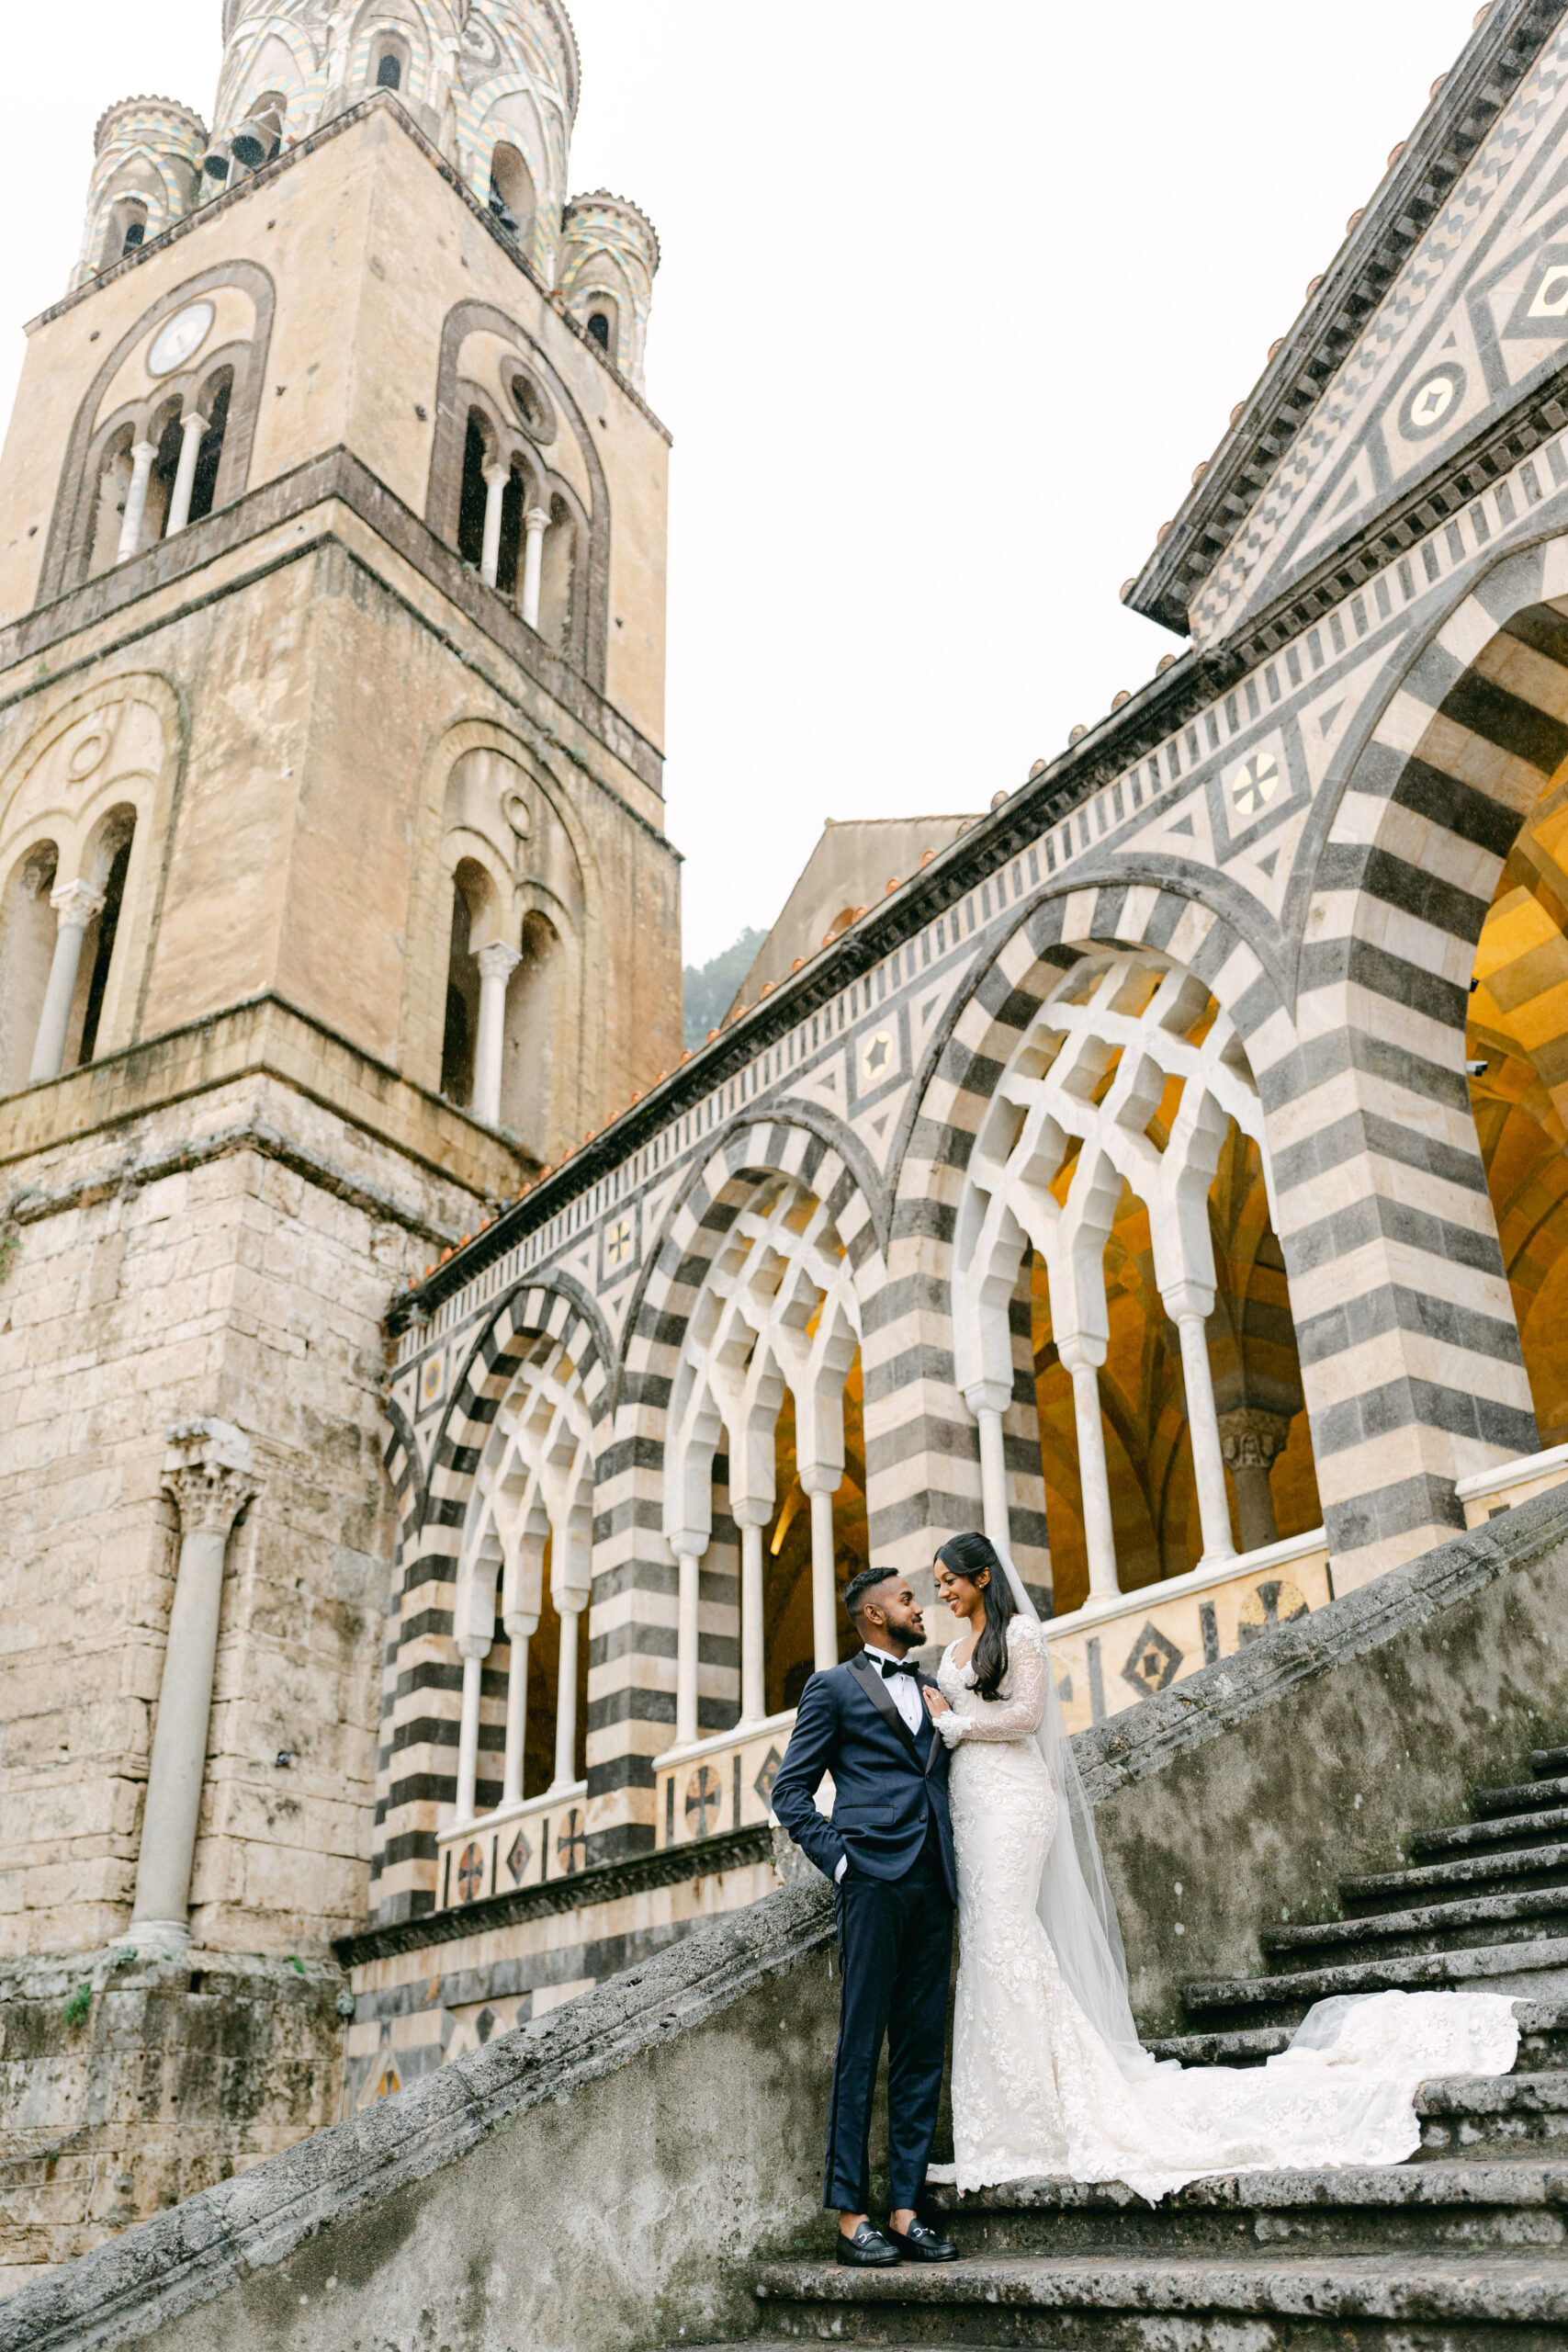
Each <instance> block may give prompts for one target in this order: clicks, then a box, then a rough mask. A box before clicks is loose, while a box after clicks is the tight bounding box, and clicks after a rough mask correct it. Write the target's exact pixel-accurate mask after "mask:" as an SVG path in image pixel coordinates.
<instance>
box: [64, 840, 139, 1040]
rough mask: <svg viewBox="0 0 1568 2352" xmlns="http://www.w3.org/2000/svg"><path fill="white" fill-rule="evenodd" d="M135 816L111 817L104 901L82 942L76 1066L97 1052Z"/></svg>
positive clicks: (128, 864)
mask: <svg viewBox="0 0 1568 2352" xmlns="http://www.w3.org/2000/svg"><path fill="white" fill-rule="evenodd" d="M135 831H136V819H135V815H134V812H133V811H131V810H130V809H127V810H126V811H124V813H123V814H122V815H121V816H119V817H118V820H112V819H111V820H110V829H109V830H108V831H107V840H106V843H105V846H106V848H107V850H108V852H109V857H108V870H107V874H106V875H105V877H104V882H103V892H104V903H103V906H102V907H101V908H100V910H99V911H98V914H97V916H96V921H95V924H94V927H93V930H92V931H90V932H89V933H88V935H87V939H86V942H85V948H86V953H85V955H84V956H83V965H84V967H85V978H84V983H83V986H84V997H83V1003H82V1035H81V1043H80V1045H79V1046H78V1049H77V1054H76V1061H77V1066H78V1068H83V1067H85V1065H86V1064H87V1063H88V1062H90V1061H91V1060H92V1059H93V1057H94V1055H95V1054H96V1051H97V1044H98V1027H99V1023H101V1021H102V1019H103V1012H104V997H105V995H106V993H107V989H108V984H109V973H110V971H111V970H112V968H113V966H114V951H115V941H116V938H117V937H118V932H119V919H120V911H121V909H122V908H123V906H124V904H125V885H126V878H127V876H129V874H130V853H131V849H132V846H133V844H134V840H135Z"/></svg>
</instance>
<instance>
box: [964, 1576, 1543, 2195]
mask: <svg viewBox="0 0 1568 2352" xmlns="http://www.w3.org/2000/svg"><path fill="white" fill-rule="evenodd" d="M998 1566H1000V1567H1001V1568H1002V1569H1003V1571H1004V1572H1005V1573H1007V1574H1008V1577H1009V1581H1010V1585H1011V1588H1012V1590H1013V1595H1014V1598H1015V1600H1018V1601H1019V1603H1020V1606H1021V1609H1023V1610H1025V1611H1028V1614H1027V1615H1019V1616H1016V1617H1014V1618H1013V1619H1012V1620H1011V1622H1010V1624H1009V1625H1008V1627H1007V1655H1008V1668H1007V1672H1006V1674H1005V1676H1004V1677H1003V1679H1002V1681H1001V1684H1000V1686H999V1695H998V1698H997V1699H995V1700H986V1699H983V1698H981V1697H980V1696H979V1695H978V1693H977V1692H976V1689H975V1674H974V1667H973V1664H972V1663H971V1664H968V1665H965V1666H964V1667H963V1668H958V1667H955V1666H954V1664H953V1648H956V1647H958V1646H959V1645H957V1644H954V1645H953V1647H952V1648H949V1649H948V1650H947V1651H946V1652H944V1654H943V1657H942V1665H941V1668H940V1669H939V1671H938V1676H937V1681H938V1685H939V1688H940V1690H941V1691H942V1696H943V1697H944V1698H945V1699H946V1701H947V1702H948V1705H949V1707H950V1708H951V1710H952V1713H950V1714H948V1715H945V1716H942V1717H939V1719H938V1725H937V1727H938V1729H939V1731H941V1733H942V1736H943V1737H944V1738H945V1739H946V1740H947V1741H948V1743H949V1745H950V1747H952V1749H953V1757H952V1768H951V1776H950V1781H949V1794H950V1801H951V1804H952V1812H953V1839H954V1845H955V1848H956V1852H957V1862H958V1928H959V1964H958V1987H957V1998H956V2006H955V2010H954V2019H953V2150H954V2155H955V2158H956V2161H955V2163H954V2164H953V2165H942V2166H937V2165H933V2166H932V2167H931V2172H930V2174H929V2176H928V2177H930V2178H931V2180H933V2181H948V2182H955V2183H956V2185H957V2187H958V2188H959V2189H960V2190H967V2189H977V2188H995V2187H998V2186H999V2185H1000V2184H1002V2183H1004V2182H1007V2181H1015V2180H1021V2179H1025V2178H1029V2177H1039V2176H1042V2175H1050V2174H1057V2175H1060V2174H1064V2173H1065V2174H1066V2175H1068V2176H1070V2177H1072V2178H1073V2179H1075V2180H1080V2181H1111V2180H1120V2181H1123V2182H1125V2183H1126V2185H1127V2186H1128V2187H1129V2188H1133V2189H1135V2190H1136V2191H1137V2192H1138V2193H1139V2194H1141V2195H1142V2196H1145V2197H1146V2198H1148V2199H1155V2198H1158V2197H1162V2196H1166V2195H1168V2194H1169V2193H1170V2192H1171V2191H1173V2190H1175V2189H1177V2188H1181V2187H1182V2186H1183V2185H1184V2184H1185V2183H1186V2182H1188V2181H1190V2180H1193V2179H1196V2178H1198V2177H1201V2176H1202V2175H1203V2174H1206V2173H1221V2172H1224V2173H1230V2172H1240V2171H1253V2170H1258V2169H1259V2168H1268V2169H1275V2168H1286V2169H1292V2168H1294V2169H1299V2168H1307V2167H1317V2166H1323V2165H1392V2164H1398V2163H1400V2162H1402V2161H1403V2160H1404V2158H1405V2157H1406V2156H1408V2155H1410V2154H1413V2153H1414V2151H1415V2149H1416V2147H1417V2146H1418V2144H1419V2142H1420V2130H1419V2126H1418V2124H1417V2121H1416V2112H1415V2099H1416V2092H1417V2091H1418V2089H1419V2087H1420V2086H1421V2085H1422V2083H1424V2082H1426V2081H1428V2080H1429V2079H1431V2078H1432V2077H1434V2076H1438V2075H1504V2074H1506V2073H1507V2072H1508V2071H1509V2069H1510V2068H1511V2067H1512V2065H1513V2063H1514V2059H1515V2056H1516V2053H1517V2049H1518V2038H1519V2037H1518V2028H1517V2024H1516V2023H1515V2020H1514V2014H1513V2009H1514V2004H1513V2001H1512V1999H1511V1997H1508V1996H1504V1995H1500V1994H1488V1993H1474V1994H1471V1993H1378V1994H1371V1995H1368V1996H1349V1997H1341V1998H1338V1999H1335V2000H1329V2001H1324V2002H1320V2003H1319V2004H1318V2006H1317V2007H1315V2008H1314V2010H1313V2011H1312V2012H1311V2014H1310V2015H1309V2016H1308V2018H1306V2020H1305V2022H1304V2024H1303V2026H1302V2027H1301V2029H1300V2030H1299V2031H1298V2032H1297V2034H1296V2036H1295V2039H1294V2041H1292V2045H1291V2047H1290V2049H1289V2050H1287V2051H1285V2052H1282V2053H1281V2054H1280V2055H1279V2056H1277V2057H1274V2058H1271V2059H1270V2060H1269V2063H1268V2064H1267V2065H1266V2066H1263V2067H1249V2068H1230V2067H1222V2066H1204V2067H1193V2068H1191V2069H1183V2068H1182V2067H1181V2066H1179V2065H1178V2064H1176V2063H1175V2062H1174V2061H1168V2062H1166V2063H1164V2064H1161V2063H1160V2062H1158V2061H1156V2059H1155V2058H1154V2057H1153V2056H1152V2055H1151V2054H1150V2053H1149V2052H1147V2051H1145V2050H1144V2049H1143V2048H1142V2046H1141V2045H1140V2043H1139V2042H1138V2040H1137V2035H1136V2030H1135V2029H1134V2024H1133V2018H1132V2011H1131V2008H1130V2007H1129V2006H1128V2002H1127V1994H1126V1972H1125V1963H1124V1962H1123V1960H1122V1951H1121V1938H1120V1932H1119V1930H1118V1928H1117V1926H1116V1920H1115V1914H1114V1911H1113V1909H1111V1905H1110V1897H1109V1894H1108V1893H1107V1892H1106V1890H1105V1886H1104V1881H1103V1876H1102V1874H1101V1873H1100V1858H1099V1850H1098V1848H1097V1847H1096V1846H1095V1844H1094V1833H1093V1823H1092V1815H1091V1814H1090V1812H1089V1806H1088V1804H1087V1801H1086V1800H1085V1798H1084V1796H1083V1792H1082V1789H1081V1785H1080V1784H1079V1782H1078V1781H1077V1771H1076V1768H1075V1767H1074V1765H1073V1762H1072V1755H1071V1750H1070V1748H1069V1747H1068V1745H1067V1741H1066V1732H1065V1729H1064V1728H1063V1726H1062V1724H1061V1711H1060V1707H1059V1705H1058V1704H1057V1702H1056V1699H1055V1691H1054V1690H1053V1689H1052V1684H1051V1676H1050V1669H1049V1654H1048V1652H1047V1650H1046V1648H1045V1643H1044V1636H1043V1632H1042V1630H1041V1629H1040V1627H1039V1626H1038V1623H1036V1622H1033V1611H1032V1609H1030V1606H1029V1602H1028V1600H1027V1596H1026V1595H1025V1594H1024V1593H1023V1589H1022V1587H1021V1584H1019V1583H1018V1581H1017V1579H1016V1577H1015V1575H1014V1574H1013V1572H1012V1571H1011V1570H1010V1565H1009V1564H1008V1563H1007V1562H1006V1561H1005V1560H1001V1561H999V1562H998Z"/></svg>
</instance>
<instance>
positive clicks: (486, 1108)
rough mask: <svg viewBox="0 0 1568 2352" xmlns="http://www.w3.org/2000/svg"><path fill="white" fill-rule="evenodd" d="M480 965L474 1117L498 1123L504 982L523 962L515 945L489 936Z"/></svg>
mask: <svg viewBox="0 0 1568 2352" xmlns="http://www.w3.org/2000/svg"><path fill="white" fill-rule="evenodd" d="M474 961H475V963H476V964H477V965H478V966H479V1037H478V1040H477V1042H476V1044H475V1046H474V1116H475V1118H476V1119H482V1120H483V1121H484V1122H485V1125H487V1126H491V1127H494V1126H499V1125H500V1124H501V1061H502V1047H503V1046H504V1045H505V1042H506V983H507V981H508V980H509V979H510V978H512V975H513V972H514V971H515V970H516V968H517V967H518V965H519V964H521V962H522V961H523V958H522V956H519V954H518V953H517V950H516V948H515V947H508V945H507V944H506V942H505V941H504V940H503V939H492V940H491V943H490V944H489V946H488V947H480V948H477V949H476V950H475V953H474Z"/></svg>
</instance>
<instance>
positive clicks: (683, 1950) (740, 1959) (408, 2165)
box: [0, 1877, 834, 2352]
mask: <svg viewBox="0 0 1568 2352" xmlns="http://www.w3.org/2000/svg"><path fill="white" fill-rule="evenodd" d="M833 1937H834V1928H833V1911H832V1898H831V1896H830V1894H829V1892H828V1888H827V1885H826V1883H825V1882H821V1881H818V1880H817V1879H816V1878H815V1877H813V1878H812V1879H811V1880H808V1881H803V1882H802V1883H799V1884H796V1885H794V1886H788V1887H785V1888H784V1889H783V1890H782V1891H781V1892H780V1893H778V1894H773V1895H768V1896H765V1897H764V1898H763V1900H762V1901H761V1903H758V1904H754V1905H752V1906H751V1907H750V1909H749V1910H743V1911H733V1912H730V1913H728V1914H727V1915H726V1917H723V1918H721V1919H716V1920H714V1921H713V1922H712V1923H711V1924H710V1925H708V1926H705V1927H702V1928H697V1929H695V1930H694V1932H693V1933H692V1934H691V1935H689V1936H686V1937H683V1938H682V1940H681V1941H680V1942H679V1943H675V1944H671V1946H670V1947H669V1949H668V1950H667V1951H662V1952H660V1954H659V1955H658V1957H657V1958H656V1959H654V1960H651V1961H649V1962H646V1963H645V1964H644V1965H643V1966H641V1967H638V1968H634V1969H631V1970H628V1972H627V1973H626V1974H625V1975H624V1976H613V1977H610V1978H608V1979H607V1980H606V1981H605V1983H604V1984H603V1985H599V1986H598V1987H596V1989H595V1990H594V1991H593V1992H592V1993H586V1994H584V1995H583V1996H581V1998H580V1999H578V2000H576V2001H572V2002H570V2003H567V2004H565V2005H563V2006H562V2007H560V2008H558V2009H556V2010H552V2011H551V2012H550V2014H549V2015H548V2016H547V2017H544V2018H539V2019H538V2020H536V2022H535V2023H533V2024H530V2025H527V2026H525V2027H523V2028H521V2029H519V2030H517V2031H515V2032H513V2033H509V2034H504V2035H501V2036H498V2037H497V2038H496V2040H494V2041H490V2042H487V2043H486V2044H485V2046H484V2047H483V2048H482V2049H480V2050H475V2051H472V2052H469V2053H468V2055H466V2056H464V2057H462V2058H457V2059H454V2060H453V2061H452V2062H451V2063H450V2064H447V2065H445V2066H441V2067H438V2068H437V2069H436V2070H435V2072H434V2073H433V2074H431V2075H426V2076H425V2077H424V2079H423V2081H421V2082H417V2083H414V2084H412V2085H411V2086H410V2087H409V2088H408V2089H407V2090H405V2091H402V2092H400V2093H399V2095H398V2096H397V2097H396V2098H388V2099H378V2101H377V2102H376V2104H375V2105H374V2106H373V2107H370V2108H367V2109H365V2110H364V2112H363V2113H361V2114H359V2115H355V2116H352V2117H350V2118H349V2120H347V2121H346V2122H344V2123H338V2124H334V2125H333V2128H332V2129H331V2130H330V2131H318V2132H316V2133H315V2134H313V2136H312V2137H311V2138H310V2139H309V2140H304V2141H301V2142H300V2143H299V2146H298V2147H296V2148H289V2149H287V2150H286V2151H285V2152H284V2153H283V2154H281V2155H276V2156H271V2157H268V2158H267V2159H266V2160H265V2162H264V2163H262V2164H260V2165H255V2166H254V2168H253V2169H252V2170H250V2171H249V2172H244V2173H241V2174H239V2175H237V2176H236V2177H234V2178H233V2179H231V2180H224V2181H220V2182H219V2183H218V2184H217V2186H216V2187H215V2188H209V2189H204V2190H202V2191H201V2193H200V2194H199V2195H198V2196H196V2197H190V2198H186V2200H185V2202H184V2203H183V2204H180V2205H176V2206H175V2207H174V2208H173V2209H172V2210H171V2211H169V2212H167V2213H164V2214H160V2215H159V2216H158V2217H157V2219H156V2220H154V2221H151V2222H142V2223H141V2225H140V2226H139V2227H138V2228H135V2229H131V2230H127V2231H126V2232H125V2233H124V2234H123V2235H122V2236H120V2237H118V2238H111V2239H110V2240H109V2241H108V2243H107V2245H101V2246H97V2247H96V2248H95V2249H94V2251H93V2252H92V2253H91V2254H85V2255H82V2256H78V2258H77V2259H76V2260H75V2261H73V2262H70V2263H66V2264H64V2265H62V2267H61V2268H60V2269H59V2270H57V2271H54V2272H52V2273H51V2275H50V2277H48V2278H43V2279H40V2280H39V2282H38V2283H37V2284H36V2285H29V2286H27V2287H23V2288H20V2289H18V2290H17V2291H16V2292H15V2293H14V2294H11V2295H8V2296H6V2297H5V2298H4V2300H0V2352H50V2347H51V2346H65V2345H69V2346H71V2347H72V2352H79V2347H87V2346H106V2347H107V2346H110V2345H115V2344H122V2343H128V2342H131V2341H135V2340H139V2339H140V2338H141V2337H144V2336H146V2335H149V2334H152V2333H153V2332H155V2330H156V2329H157V2328H158V2327H160V2326H162V2325H164V2324H166V2323H167V2322H168V2321H170V2320H172V2319H174V2318H175V2317H177V2316H178V2315H179V2313H181V2312H184V2311H186V2310H189V2309H192V2308H194V2307H195V2306H197V2305H199V2304H201V2303H203V2302H206V2301H209V2300H210V2298H211V2297H212V2296H213V2295H215V2294H218V2293H220V2292H221V2291H222V2290H223V2289H224V2288H225V2287H226V2286H229V2285H232V2284H235V2283H237V2282H238V2281H239V2280H240V2279H241V2278H243V2277H244V2276H245V2275H246V2274H247V2273H248V2272H250V2271H251V2270H254V2269H255V2268H257V2267H265V2266H266V2265H268V2264H271V2263H275V2262H277V2261H280V2260H281V2259H282V2258H283V2256H285V2255H287V2254H288V2253H289V2252H290V2251H291V2250H292V2249H293V2248H294V2247H295V2246H298V2245H301V2244H302V2243H303V2242H304V2241H305V2240H306V2239H307V2238H308V2237H310V2236H311V2235H312V2234H313V2233H315V2232H316V2231H317V2230H318V2229H320V2228H321V2226H322V2224H323V2222H327V2221H330V2222H333V2223H334V2224H338V2223H342V2222H344V2221H345V2220H351V2219H352V2218H353V2217H354V2216H355V2214H357V2213H360V2212H363V2211H365V2210H366V2209H367V2208H368V2207H369V2206H371V2205H373V2204H375V2203H377V2202H378V2200H380V2199H383V2198H386V2197H388V2196H389V2195H390V2194H391V2193H392V2192H393V2191H394V2190H395V2189H398V2188H402V2187H403V2186H405V2185H407V2184H408V2183H411V2182H413V2181H417V2180H422V2179H423V2178H425V2177H426V2176H427V2175H429V2174H430V2173H433V2172H434V2171H436V2170H437V2169H438V2168H439V2167H441V2166H443V2165H448V2164H450V2163H452V2162H453V2161H454V2160H455V2159H456V2158H457V2157H458V2156H461V2155H462V2154H464V2153H465V2152H466V2151H467V2150H468V2149H469V2148H472V2147H474V2146H475V2145H476V2144H477V2143H479V2141H480V2140H481V2139H482V2138H484V2137H485V2136H486V2134H488V2133H489V2132H491V2131H495V2130H496V2129H497V2128H498V2126H500V2125H502V2124H503V2123H506V2122H509V2121H510V2120H512V2119H513V2117H515V2116H517V2115H519V2114H522V2113H524V2112H525V2110H526V2109H529V2108H531V2107H535V2106H537V2105H539V2104H541V2103H542V2102H543V2101H546V2100H550V2099H559V2098H567V2097H569V2096H570V2094H571V2092H572V2091H574V2090H576V2089H577V2088H578V2087H580V2086H582V2085H584V2084H587V2083H590V2082H592V2081H594V2080H595V2079H596V2078H597V2077H598V2076H600V2075H605V2074H609V2073H610V2072H612V2071H613V2070H614V2069H615V2067H617V2066H621V2065H624V2064H626V2063H627V2061H628V2060H629V2059H631V2058H634V2057H635V2056H636V2055H637V2053H638V2052H640V2051H643V2050H647V2049H651V2048H654V2047H655V2046H657V2045H658V2044H659V2043H660V2042H663V2041H671V2040H673V2039H674V2037H675V2036H676V2035H678V2034H681V2033H683V2032H685V2031H686V2030H688V2029H689V2028H690V2027H692V2026H694V2025H697V2024H699V2023H701V2022H702V2020H703V2019H704V2018H707V2017H711V2016H714V2015H716V2013H717V2012H718V2011H719V2010H721V2009H724V2008H728V2007H729V2005H730V2003H731V2002H733V2001H736V2000H739V1999H740V1998H741V1996H743V1995H744V1994H746V1993H747V1992H749V1991H750V1989H751V1988H752V1987H753V1986H754V1985H759V1984H761V1983H762V1982H763V1981H765V1980H766V1979H767V1978H768V1977H769V1976H771V1975H773V1974H776V1973H778V1972H779V1971H780V1970H781V1969H784V1968H788V1967H793V1966H794V1965H795V1962H798V1961H799V1960H800V1959H801V1958H802V1956H803V1955H804V1954H806V1953H807V1952H810V1951H819V1950H821V1949H823V1948H824V1947H825V1946H828V1945H830V1944H831V1943H832V1941H833Z"/></svg>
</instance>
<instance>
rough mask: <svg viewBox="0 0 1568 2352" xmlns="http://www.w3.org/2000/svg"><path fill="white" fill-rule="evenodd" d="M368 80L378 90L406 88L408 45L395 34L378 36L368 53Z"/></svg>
mask: <svg viewBox="0 0 1568 2352" xmlns="http://www.w3.org/2000/svg"><path fill="white" fill-rule="evenodd" d="M370 59H371V63H370V80H371V84H372V86H373V87H374V88H376V89H378V90H402V89H406V88H407V86H408V78H409V52H408V44H407V43H406V42H405V41H403V40H400V39H399V38H398V36H397V34H396V33H382V34H380V35H379V36H378V39H377V40H376V42H375V45H374V46H373V48H372V50H371V52H370Z"/></svg>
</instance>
